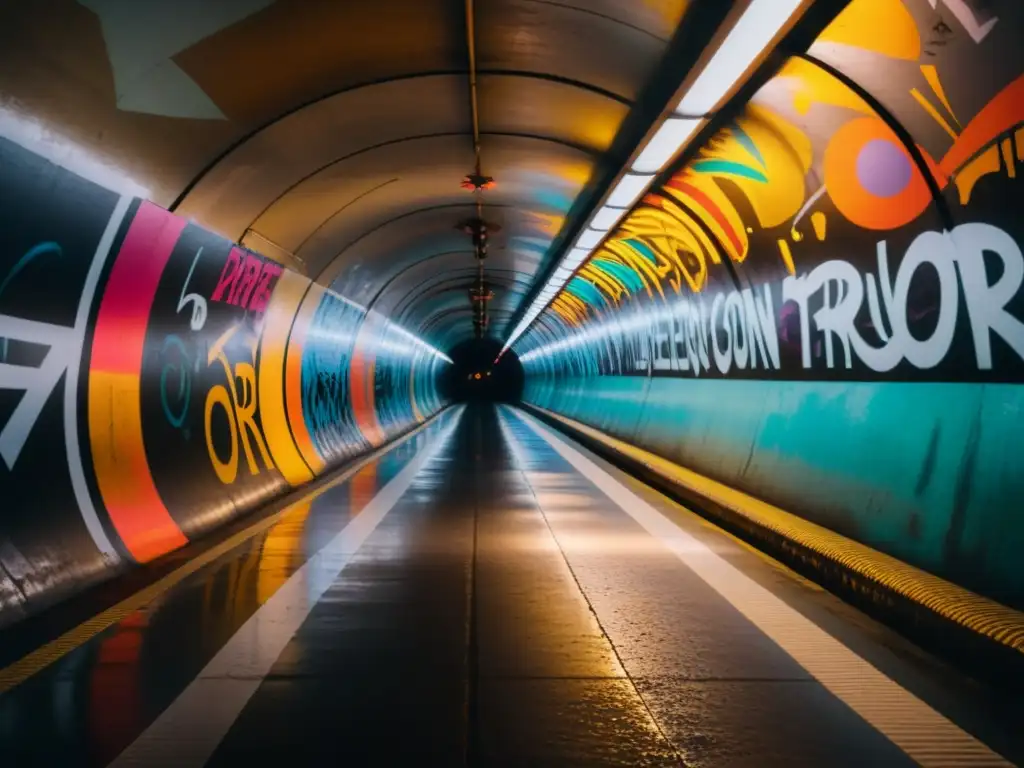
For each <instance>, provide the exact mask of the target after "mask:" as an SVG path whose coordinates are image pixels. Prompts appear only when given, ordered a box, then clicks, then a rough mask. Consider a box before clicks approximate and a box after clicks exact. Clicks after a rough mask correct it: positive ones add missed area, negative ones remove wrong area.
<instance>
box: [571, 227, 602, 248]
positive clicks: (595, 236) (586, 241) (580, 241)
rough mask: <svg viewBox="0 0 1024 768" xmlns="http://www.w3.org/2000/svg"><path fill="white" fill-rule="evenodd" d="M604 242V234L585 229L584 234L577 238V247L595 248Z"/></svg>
mask: <svg viewBox="0 0 1024 768" xmlns="http://www.w3.org/2000/svg"><path fill="white" fill-rule="evenodd" d="M602 240H604V232H598V231H597V230H596V229H585V230H583V234H581V235H580V236H579V237H577V238H576V247H577V248H593V247H594V246H595V245H597V244H598V243H600V242H601V241H602Z"/></svg>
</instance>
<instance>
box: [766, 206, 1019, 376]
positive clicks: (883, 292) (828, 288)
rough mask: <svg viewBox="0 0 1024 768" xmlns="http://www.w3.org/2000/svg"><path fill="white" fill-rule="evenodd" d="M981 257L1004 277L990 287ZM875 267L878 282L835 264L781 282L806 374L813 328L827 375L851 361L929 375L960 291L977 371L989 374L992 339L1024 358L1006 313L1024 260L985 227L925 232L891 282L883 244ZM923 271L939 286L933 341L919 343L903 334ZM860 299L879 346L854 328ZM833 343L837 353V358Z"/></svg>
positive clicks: (943, 350)
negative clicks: (795, 312)
mask: <svg viewBox="0 0 1024 768" xmlns="http://www.w3.org/2000/svg"><path fill="white" fill-rule="evenodd" d="M986 253H989V254H991V255H993V256H996V257H998V258H999V259H1000V260H1001V262H1002V270H1001V272H1002V274H1001V275H1000V277H999V279H998V280H997V281H996V282H995V283H994V284H992V285H990V284H989V283H988V277H987V274H986V270H985V254H986ZM877 259H878V275H877V277H876V276H875V275H873V274H871V273H864V274H862V273H861V272H859V271H858V270H857V269H856V267H854V266H853V265H852V264H850V263H848V262H845V261H838V260H835V261H827V262H825V263H824V264H821V265H819V266H818V267H816V268H815V269H813V270H812V271H811V272H810V273H809V274H806V275H800V276H797V277H787V278H786V279H785V281H784V282H783V286H782V298H783V301H784V302H785V301H792V302H794V303H795V304H796V305H797V307H798V308H799V314H800V337H801V345H800V346H801V352H802V361H803V367H804V368H810V367H811V366H812V362H811V350H812V348H813V339H812V328H811V325H812V321H813V326H814V329H815V330H816V331H817V332H820V333H821V334H822V335H823V342H824V350H825V365H826V366H827V367H828V368H830V369H831V368H835V367H836V366H837V364H838V365H841V366H842V367H844V368H847V369H849V368H851V367H852V364H853V360H854V356H856V358H857V359H858V360H860V362H862V363H863V364H864V365H866V366H867V367H868V368H870V369H871V370H873V371H878V372H885V371H891V370H892V369H893V368H895V367H896V366H897V365H899V364H900V363H902V362H903V361H907V362H909V363H910V364H911V365H913V366H914V367H915V368H918V369H922V370H926V369H929V368H934V367H935V366H937V365H938V364H939V363H941V362H942V361H943V360H944V359H945V358H946V356H947V354H948V353H949V350H950V347H951V346H952V343H953V336H954V333H955V331H956V324H957V317H958V314H959V303H960V288H961V287H962V289H963V295H964V299H965V304H966V309H967V315H968V317H969V320H970V325H971V332H972V335H973V339H974V348H975V354H976V357H977V365H978V369H979V370H990V369H991V368H992V351H991V335H992V333H995V334H997V335H999V336H1000V337H1001V338H1002V339H1003V340H1004V341H1005V342H1006V343H1007V344H1008V345H1009V346H1010V347H1011V349H1013V351H1014V352H1016V353H1017V355H1018V356H1021V357H1022V358H1024V324H1022V323H1021V322H1020V321H1019V320H1017V318H1015V317H1014V316H1013V315H1012V314H1010V313H1009V312H1008V311H1006V305H1007V304H1008V303H1009V302H1010V300H1011V299H1013V297H1014V296H1016V294H1017V291H1018V289H1019V288H1020V286H1021V282H1022V281H1024V256H1022V254H1021V250H1020V248H1019V247H1018V246H1017V244H1016V243H1015V242H1014V241H1013V238H1011V237H1010V236H1009V235H1007V234H1006V233H1005V232H1003V231H1002V230H1000V229H997V228H996V227H993V226H991V225H988V224H963V225H961V226H959V227H957V228H956V229H954V230H953V231H952V232H950V233H941V232H924V233H922V234H920V235H918V237H917V238H916V239H915V240H914V242H913V243H912V244H911V245H910V247H909V248H908V249H907V253H906V255H905V256H904V258H903V261H902V262H901V263H900V265H899V269H898V271H897V273H896V278H895V280H894V281H892V282H890V277H889V259H888V253H887V249H886V244H885V243H884V242H881V243H879V244H878V250H877ZM925 265H928V266H929V267H930V268H931V269H932V270H933V271H934V274H935V275H936V276H937V280H938V286H939V294H938V305H937V312H938V318H937V321H936V323H935V328H934V330H933V331H932V332H931V335H930V336H929V337H928V338H926V339H919V338H917V337H915V336H914V335H913V334H912V333H911V332H910V329H909V327H908V319H909V318H908V310H909V307H908V297H909V294H910V286H911V283H912V281H913V279H914V277H915V275H916V274H917V273H918V270H920V269H921V268H922V267H924V266H925ZM958 275H959V277H958ZM815 296H817V297H818V298H820V299H821V306H820V308H819V309H817V311H815V312H814V313H813V314H811V312H810V309H809V307H810V305H811V300H812V298H813V297H815ZM865 298H866V299H867V310H868V316H869V317H870V319H871V322H872V325H873V326H874V328H875V331H876V333H877V335H878V338H879V341H880V342H881V346H875V345H873V344H872V343H871V342H870V341H869V340H867V339H865V338H864V337H863V336H862V335H861V333H860V331H858V329H857V328H856V326H855V324H854V320H855V318H856V317H857V315H858V314H859V312H860V311H861V307H862V306H863V304H864V300H865ZM886 325H887V326H888V329H887V328H886ZM837 343H838V346H839V348H840V349H841V351H838V352H837V350H836V345H837ZM837 357H838V358H839V359H838V360H837V359H836V358H837Z"/></svg>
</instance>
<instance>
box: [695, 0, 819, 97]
mask: <svg viewBox="0 0 1024 768" xmlns="http://www.w3.org/2000/svg"><path fill="white" fill-rule="evenodd" d="M803 4H804V0H751V3H750V5H748V6H747V9H746V10H745V11H744V12H743V15H742V16H740V19H739V21H737V22H736V24H735V26H733V28H732V29H731V30H729V34H728V35H727V36H726V38H725V40H723V41H722V44H721V45H720V46H718V50H717V51H715V53H714V55H713V56H712V57H711V61H709V62H708V63H707V65H706V66H705V67H704V69H703V70H701V73H700V75H698V77H697V79H696V80H695V81H694V82H693V85H691V86H690V87H689V88H688V89H687V91H686V93H685V94H684V95H683V98H682V99H680V100H679V104H678V105H677V106H676V112H678V113H680V114H683V115H707V114H709V113H711V112H714V111H715V108H716V107H718V105H719V104H720V103H721V102H722V100H723V99H724V98H725V97H726V96H728V95H729V92H730V91H731V90H732V89H733V86H735V85H736V84H737V83H738V82H739V81H740V80H741V79H742V78H743V76H744V75H745V74H746V73H747V70H749V69H750V67H751V66H752V65H753V64H754V62H755V61H756V60H757V59H758V57H759V56H760V55H761V54H762V53H764V51H765V49H766V48H768V46H769V45H771V43H772V41H773V40H775V38H776V36H777V35H778V34H779V33H780V32H781V31H782V30H783V29H784V28H785V27H786V26H787V24H788V23H789V21H790V19H792V18H793V16H794V15H795V14H796V12H797V11H798V10H799V9H800V6H802V5H803Z"/></svg>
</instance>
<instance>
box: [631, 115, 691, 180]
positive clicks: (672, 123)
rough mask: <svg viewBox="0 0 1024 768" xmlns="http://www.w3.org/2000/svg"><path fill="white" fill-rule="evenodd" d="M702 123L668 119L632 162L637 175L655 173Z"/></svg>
mask: <svg viewBox="0 0 1024 768" xmlns="http://www.w3.org/2000/svg"><path fill="white" fill-rule="evenodd" d="M703 122H704V120H703V118H693V117H670V118H669V119H668V120H666V121H665V122H664V123H662V124H661V127H660V128H659V129H658V130H657V131H656V132H655V134H654V135H653V136H651V140H650V141H648V142H647V146H646V147H644V149H643V152H641V153H640V154H639V156H638V157H637V158H636V160H634V161H633V170H634V171H635V172H637V173H652V174H653V173H657V172H658V171H660V170H661V169H662V168H664V167H665V166H666V165H667V164H668V162H669V161H670V160H671V159H672V158H673V157H675V154H676V152H677V151H678V150H679V149H680V147H682V146H683V145H684V144H686V142H688V141H689V140H690V137H691V136H693V134H694V133H696V132H697V129H698V128H699V127H700V126H701V124H702V123H703Z"/></svg>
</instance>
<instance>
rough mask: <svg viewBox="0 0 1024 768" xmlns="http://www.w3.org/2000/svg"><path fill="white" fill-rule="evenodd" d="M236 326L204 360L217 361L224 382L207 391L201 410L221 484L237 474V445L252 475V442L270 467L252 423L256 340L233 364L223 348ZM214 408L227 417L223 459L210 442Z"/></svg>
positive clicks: (256, 470) (255, 400) (267, 453)
mask: <svg viewBox="0 0 1024 768" xmlns="http://www.w3.org/2000/svg"><path fill="white" fill-rule="evenodd" d="M238 327H239V326H238V325H233V326H232V327H231V328H229V329H228V330H227V331H225V332H224V333H223V334H222V335H221V337H220V338H219V339H217V341H215V342H214V343H213V345H212V346H211V347H210V352H209V355H208V356H207V361H206V362H207V365H213V364H214V363H218V364H220V366H221V368H222V369H223V370H224V377H225V379H226V384H217V385H215V386H213V387H211V388H210V391H209V392H207V394H206V404H205V408H204V413H203V426H204V428H205V431H206V448H207V451H208V452H209V454H210V462H211V463H212V464H213V469H214V472H216V473H217V478H218V479H219V480H220V481H221V482H222V483H224V484H225V485H230V484H231V483H233V482H235V480H236V478H237V477H238V461H239V456H238V453H239V444H241V448H242V451H244V453H245V460H246V464H247V465H248V467H249V473H250V474H252V475H256V474H259V471H260V469H259V465H258V464H257V462H256V455H255V454H254V452H253V449H252V444H253V442H255V444H256V450H257V451H258V453H259V456H260V459H261V460H262V462H263V464H264V466H266V467H267V468H268V469H272V468H273V467H274V463H273V460H272V459H271V458H270V451H269V450H268V448H267V444H266V441H265V440H264V439H263V433H262V432H261V431H260V428H259V427H258V426H257V424H256V411H257V409H258V402H259V400H258V398H257V396H256V395H257V392H256V366H255V360H256V348H257V346H258V340H257V339H251V340H250V343H249V344H247V345H246V347H247V349H248V351H249V354H250V360H249V361H241V362H238V363H236V364H235V365H234V367H232V365H231V361H230V360H229V359H228V356H227V353H226V351H225V347H226V345H227V343H228V342H229V341H230V340H231V338H232V337H233V336H234V334H235V332H236V331H237V330H238ZM217 408H220V410H221V412H222V413H223V415H224V418H225V419H226V420H227V423H228V433H229V434H230V437H231V450H230V452H229V454H228V457H227V458H226V459H225V458H222V457H221V456H220V455H218V453H217V449H216V447H215V446H214V443H213V415H214V412H215V411H216V409H217Z"/></svg>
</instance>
